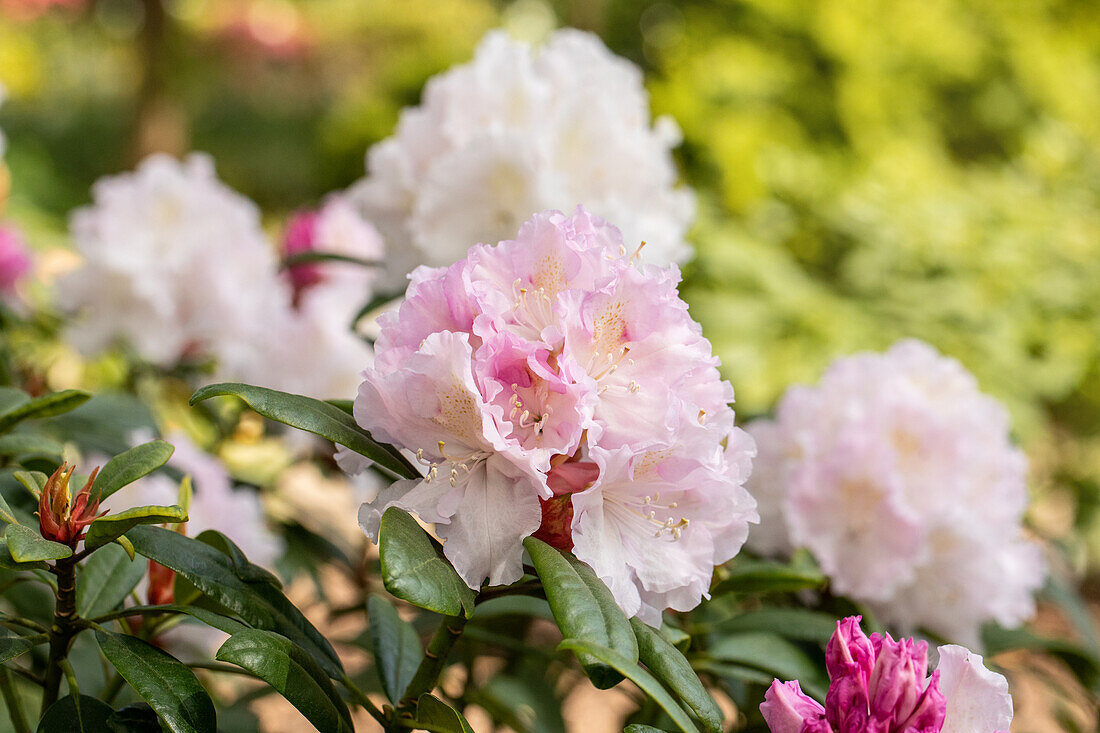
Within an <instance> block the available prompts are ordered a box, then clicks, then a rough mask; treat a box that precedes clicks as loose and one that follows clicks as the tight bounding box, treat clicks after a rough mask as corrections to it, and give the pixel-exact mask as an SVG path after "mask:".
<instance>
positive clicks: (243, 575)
mask: <svg viewBox="0 0 1100 733" xmlns="http://www.w3.org/2000/svg"><path fill="white" fill-rule="evenodd" d="M195 539H196V540H198V541H199V542H202V543H204V544H207V545H210V546H211V547H213V548H214V549H215V550H217V551H218V552H220V553H222V554H223V555H225V556H226V557H228V558H229V559H230V560H231V561H232V562H233V568H234V569H235V570H236V572H237V577H238V578H240V579H241V580H243V581H245V582H248V583H270V584H271V585H273V586H275V587H276V588H279V589H282V587H283V583H282V581H281V580H279V579H278V578H277V577H276V576H275V575H274V573H272V572H271V571H269V570H265V569H264V568H262V567H260V566H259V565H256V564H254V563H253V562H251V561H250V560H249V559H248V558H247V557H245V555H244V553H243V552H242V551H241V548H239V547H237V545H236V544H235V543H234V542H233V540H231V539H229V538H228V537H226V536H225V535H224V534H222V533H221V532H219V531H217V530H215V529H208V530H205V531H202V532H199V533H198V534H197V535H196V536H195Z"/></svg>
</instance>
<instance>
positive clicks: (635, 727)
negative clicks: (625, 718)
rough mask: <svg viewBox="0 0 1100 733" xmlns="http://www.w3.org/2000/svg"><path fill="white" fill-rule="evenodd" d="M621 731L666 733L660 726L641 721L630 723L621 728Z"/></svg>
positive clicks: (624, 732) (626, 732) (625, 732)
mask: <svg viewBox="0 0 1100 733" xmlns="http://www.w3.org/2000/svg"><path fill="white" fill-rule="evenodd" d="M623 733H667V732H666V731H663V730H661V729H660V728H654V727H653V726H652V725H642V724H641V723H631V724H630V725H628V726H626V727H625V728H623Z"/></svg>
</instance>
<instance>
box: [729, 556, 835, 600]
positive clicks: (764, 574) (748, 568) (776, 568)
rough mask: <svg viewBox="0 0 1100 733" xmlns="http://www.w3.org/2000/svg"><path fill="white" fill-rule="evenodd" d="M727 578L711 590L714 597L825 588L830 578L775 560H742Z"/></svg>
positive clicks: (809, 567)
mask: <svg viewBox="0 0 1100 733" xmlns="http://www.w3.org/2000/svg"><path fill="white" fill-rule="evenodd" d="M723 574H724V577H723V578H722V579H721V580H720V581H719V582H718V583H717V584H716V585H715V586H714V588H713V589H711V595H713V596H720V595H723V594H725V593H790V592H793V591H798V590H806V589H809V588H821V587H823V586H824V585H825V582H826V580H827V579H826V577H825V575H824V574H823V573H822V572H821V570H820V569H818V568H816V567H814V566H812V565H809V564H807V563H781V562H776V561H774V560H750V559H745V560H740V561H739V562H737V563H735V564H734V565H732V566H727V567H726V568H725V569H724V570H723Z"/></svg>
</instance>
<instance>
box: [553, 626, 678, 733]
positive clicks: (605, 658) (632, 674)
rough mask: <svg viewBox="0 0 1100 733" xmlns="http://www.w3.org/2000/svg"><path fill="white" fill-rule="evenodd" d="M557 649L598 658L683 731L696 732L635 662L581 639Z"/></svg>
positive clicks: (666, 693) (660, 687) (674, 704)
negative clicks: (647, 698)
mask: <svg viewBox="0 0 1100 733" xmlns="http://www.w3.org/2000/svg"><path fill="white" fill-rule="evenodd" d="M558 649H567V650H569V651H571V652H573V653H574V654H576V655H577V658H578V659H579V658H580V656H581V655H582V654H584V655H586V656H588V657H592V658H595V659H599V660H600V661H602V662H603V663H604V664H606V665H607V666H609V667H611V668H613V669H615V670H618V672H619V674H621V675H622V676H623V677H626V678H627V679H628V680H630V681H631V682H633V683H634V684H636V685H637V686H638V687H639V688H641V690H642V692H644V693H645V694H647V695H649V697H651V698H652V699H653V701H654V702H655V703H657V704H658V705H660V706H661V709H662V710H664V711H665V712H666V713H668V717H669V718H671V719H672V722H673V723H675V724H676V726H677V727H678V728H679V729H680V730H681V731H683V733H698V731H699V729H698V728H696V727H695V724H694V723H692V722H691V718H689V717H688V715H687V713H685V712H684V710H683V708H681V707H680V706H679V705H677V704H676V701H675V700H673V699H672V696H671V695H669V694H668V691H667V690H665V688H664V687H662V686H661V683H660V682H658V681H657V680H655V679H654V678H653V676H652V675H650V674H649V673H648V672H646V671H645V670H644V669H642V668H641V667H639V666H638V665H637V664H636V663H635V662H632V661H630V660H629V659H627V658H626V657H624V656H623V655H621V654H619V653H618V652H616V651H614V650H612V649H608V648H607V647H604V646H600V645H599V644H593V643H591V642H586V641H582V640H581V639H565V640H564V641H562V643H560V644H558Z"/></svg>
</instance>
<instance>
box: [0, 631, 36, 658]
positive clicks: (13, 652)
mask: <svg viewBox="0 0 1100 733" xmlns="http://www.w3.org/2000/svg"><path fill="white" fill-rule="evenodd" d="M33 646H34V644H32V643H31V642H30V641H28V640H27V638H26V637H25V636H22V635H20V634H17V633H15V632H14V631H11V630H9V629H0V662H7V661H9V660H12V659H15V658H16V657H18V656H19V655H20V654H22V653H23V652H26V651H29V650H30V649H31V647H33Z"/></svg>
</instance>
